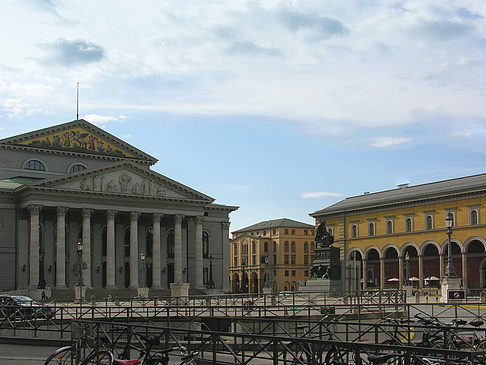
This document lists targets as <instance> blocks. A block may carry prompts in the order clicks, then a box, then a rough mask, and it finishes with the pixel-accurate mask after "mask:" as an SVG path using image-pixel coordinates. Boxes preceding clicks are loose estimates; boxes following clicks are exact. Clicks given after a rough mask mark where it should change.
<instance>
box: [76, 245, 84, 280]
mask: <svg viewBox="0 0 486 365" xmlns="http://www.w3.org/2000/svg"><path fill="white" fill-rule="evenodd" d="M83 249H84V245H83V241H81V240H79V241H78V244H77V246H76V251H77V252H78V282H77V283H76V285H77V286H83V285H84V284H83Z"/></svg>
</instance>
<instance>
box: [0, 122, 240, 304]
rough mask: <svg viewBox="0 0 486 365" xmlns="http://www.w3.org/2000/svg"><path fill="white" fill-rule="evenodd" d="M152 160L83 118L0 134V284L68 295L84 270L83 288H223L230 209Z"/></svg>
mask: <svg viewBox="0 0 486 365" xmlns="http://www.w3.org/2000/svg"><path fill="white" fill-rule="evenodd" d="M156 162H157V160H156V159H155V158H154V157H152V156H150V155H148V154H146V153H144V152H142V151H140V150H138V149H137V148H135V147H133V146H131V145H130V144H128V143H126V142H124V141H123V140H121V139H119V138H117V137H115V136H113V135H111V134H109V133H107V132H105V131H103V130H102V129H100V128H98V127H96V126H95V125H93V124H90V123H89V122H87V121H85V120H75V121H73V122H69V123H65V124H60V125H56V126H53V127H49V128H45V129H41V130H37V131H34V132H30V133H25V134H21V135H18V136H14V137H10V138H5V139H2V140H0V289H1V290H15V289H17V290H19V289H25V290H27V291H28V290H31V291H32V292H35V291H36V290H37V292H38V289H37V288H46V287H47V288H50V290H51V291H52V295H56V294H57V295H61V294H64V295H69V293H71V292H73V286H74V285H75V284H77V283H78V280H79V278H78V276H79V274H80V273H82V281H83V284H84V285H85V286H86V287H87V295H90V290H91V295H94V294H92V293H95V294H99V295H103V294H107V293H115V294H116V293H119V294H120V295H122V294H123V293H125V294H126V293H130V290H132V291H133V290H134V289H137V288H139V287H149V288H151V290H152V291H153V293H154V294H156V295H159V294H160V295H163V294H164V293H168V292H169V291H168V288H169V284H170V283H174V282H175V283H189V284H190V291H192V292H193V293H194V292H201V293H202V292H203V290H204V289H205V288H206V286H207V284H208V280H209V279H210V276H211V279H212V284H214V287H215V289H219V290H220V291H229V289H230V288H229V279H228V277H229V275H228V266H229V262H228V257H229V252H228V251H229V214H230V212H232V211H234V210H236V209H237V207H234V206H224V205H218V204H215V203H214V199H213V198H211V197H209V196H207V195H205V194H202V193H200V192H198V191H196V190H194V189H191V188H190V187H187V186H185V185H183V184H181V183H179V182H177V181H174V180H171V179H170V178H168V177H166V176H163V175H161V174H159V173H157V172H154V171H152V170H151V169H150V167H151V166H152V165H154V164H155V163H156ZM79 243H82V248H83V249H82V251H81V250H78V247H79V246H78V244H79ZM80 269H82V270H80ZM212 286H213V285H212Z"/></svg>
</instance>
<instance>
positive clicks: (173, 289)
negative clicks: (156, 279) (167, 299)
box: [170, 283, 190, 298]
mask: <svg viewBox="0 0 486 365" xmlns="http://www.w3.org/2000/svg"><path fill="white" fill-rule="evenodd" d="M189 286H190V284H189V283H170V296H171V297H172V298H179V297H188V296H189Z"/></svg>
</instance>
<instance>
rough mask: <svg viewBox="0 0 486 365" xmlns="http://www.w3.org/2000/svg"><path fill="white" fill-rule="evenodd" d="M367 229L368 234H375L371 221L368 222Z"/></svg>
mask: <svg viewBox="0 0 486 365" xmlns="http://www.w3.org/2000/svg"><path fill="white" fill-rule="evenodd" d="M368 230H369V235H370V236H374V235H375V224H374V223H373V222H371V223H370V224H369V226H368Z"/></svg>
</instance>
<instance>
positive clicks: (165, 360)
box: [144, 355, 169, 365]
mask: <svg viewBox="0 0 486 365" xmlns="http://www.w3.org/2000/svg"><path fill="white" fill-rule="evenodd" d="M145 361H146V363H147V364H148V365H168V364H169V357H168V356H162V355H155V356H153V357H151V358H150V359H148V360H145ZM144 364H145V362H144Z"/></svg>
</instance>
